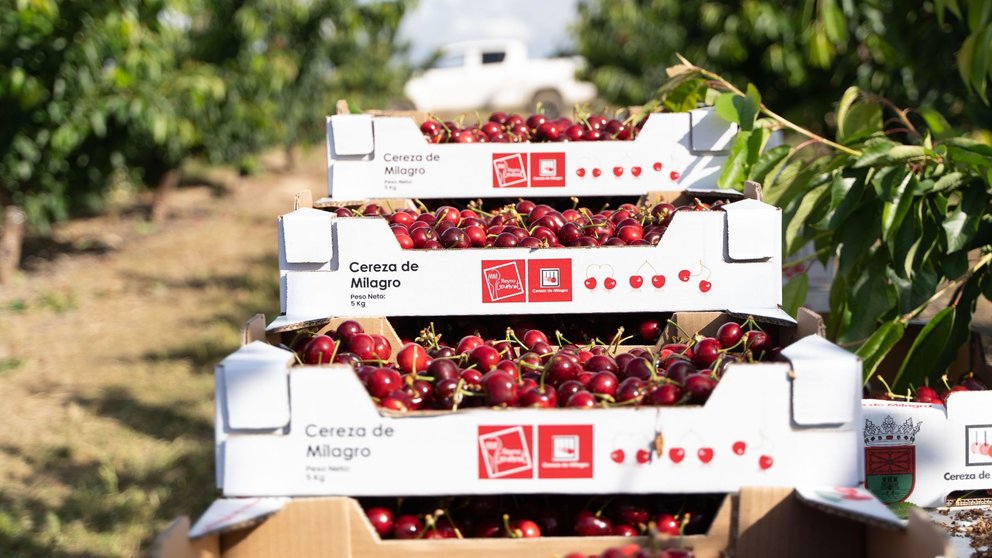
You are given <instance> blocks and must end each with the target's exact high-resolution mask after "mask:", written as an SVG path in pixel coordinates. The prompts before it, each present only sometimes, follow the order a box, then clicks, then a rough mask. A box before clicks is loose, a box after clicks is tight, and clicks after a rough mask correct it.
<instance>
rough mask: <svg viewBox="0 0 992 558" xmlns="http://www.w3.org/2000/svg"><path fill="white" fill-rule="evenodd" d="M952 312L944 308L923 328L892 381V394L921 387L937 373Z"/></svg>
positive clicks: (948, 333) (952, 318)
mask: <svg viewBox="0 0 992 558" xmlns="http://www.w3.org/2000/svg"><path fill="white" fill-rule="evenodd" d="M954 311H955V308H954V307H953V306H949V307H947V308H944V309H943V310H941V311H940V312H937V314H936V315H934V317H933V318H931V319H930V321H929V322H927V325H925V326H923V329H922V330H921V331H920V334H919V335H918V336H917V337H916V340H915V341H913V344H912V346H910V348H909V352H908V353H906V358H905V359H904V360H903V362H902V365H901V366H900V367H899V371H898V372H897V373H896V375H895V377H894V378H893V379H892V390H893V391H894V392H896V393H901V392H904V391H906V390H907V389H908V388H909V387H910V386H920V385H923V379H924V378H928V377H930V376H932V375H934V374H937V373H938V370H936V365H937V363H938V360H939V358H940V355H941V353H942V352H943V349H944V346H945V344H946V343H947V340H948V338H949V337H950V334H951V326H952V325H953V324H954Z"/></svg>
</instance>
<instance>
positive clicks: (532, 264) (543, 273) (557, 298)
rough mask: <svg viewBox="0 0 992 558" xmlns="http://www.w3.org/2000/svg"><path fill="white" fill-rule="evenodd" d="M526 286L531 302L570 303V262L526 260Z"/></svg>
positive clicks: (565, 260) (566, 260)
mask: <svg viewBox="0 0 992 558" xmlns="http://www.w3.org/2000/svg"><path fill="white" fill-rule="evenodd" d="M527 285H528V293H529V299H530V301H531V302H571V300H572V260H570V259H556V260H528V261H527Z"/></svg>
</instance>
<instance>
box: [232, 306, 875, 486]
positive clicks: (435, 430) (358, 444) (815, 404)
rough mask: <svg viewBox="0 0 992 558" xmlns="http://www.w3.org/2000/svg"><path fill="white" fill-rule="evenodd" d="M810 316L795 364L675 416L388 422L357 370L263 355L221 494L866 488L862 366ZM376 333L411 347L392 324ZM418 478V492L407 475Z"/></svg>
mask: <svg viewBox="0 0 992 558" xmlns="http://www.w3.org/2000/svg"><path fill="white" fill-rule="evenodd" d="M804 316H805V317H804V319H801V320H800V324H799V327H798V328H797V329H796V330H795V331H794V333H793V335H794V336H795V337H799V336H803V335H805V337H802V338H801V339H799V340H798V341H796V342H795V343H793V344H792V345H790V346H788V347H787V348H786V349H785V350H784V351H783V354H784V355H785V356H786V358H788V359H789V361H788V362H772V363H757V364H738V365H732V366H730V367H729V369H728V370H727V372H726V374H725V375H724V377H723V379H722V380H721V381H720V383H719V384H718V385H717V387H716V389H715V390H714V392H713V394H712V396H711V397H710V399H709V400H708V401H707V403H706V404H705V405H702V406H682V407H666V408H661V407H639V408H610V409H590V410H574V409H481V408H473V409H465V410H461V411H458V412H455V413H449V412H443V413H411V414H394V413H389V412H384V411H381V410H379V409H377V408H376V407H375V405H374V403H373V402H372V400H371V399H370V397H369V396H368V394H367V392H366V391H365V389H364V387H363V386H362V385H361V383H360V381H359V380H358V378H357V376H356V375H355V374H354V372H353V371H352V370H351V368H349V367H345V366H331V367H313V366H291V365H292V363H293V362H294V356H293V354H292V353H290V352H288V351H286V350H283V349H280V348H277V347H275V346H272V345H269V344H267V343H265V342H262V341H254V342H251V343H248V344H247V345H245V346H244V347H242V348H241V349H239V350H238V351H236V352H235V353H233V354H232V355H230V356H229V357H228V358H226V359H225V360H224V361H222V362H221V363H220V364H219V365H218V366H217V368H216V372H215V390H216V393H215V395H216V402H217V403H216V450H217V482H218V487H219V488H220V489H221V490H222V491H223V493H224V494H225V495H226V496H315V495H429V494H502V493H636V492H670V493H689V492H733V491H736V490H738V489H739V488H740V487H742V486H826V485H836V486H856V485H857V484H858V483H859V481H860V479H861V468H862V466H861V462H860V458H861V440H860V430H859V428H860V426H861V422H862V421H861V399H860V397H861V391H860V389H861V388H860V386H861V381H860V379H861V363H860V361H859V360H858V358H857V357H855V356H854V355H852V354H851V353H849V352H847V351H844V350H842V349H840V348H838V347H837V346H835V345H833V344H831V343H830V342H828V341H826V340H824V339H823V338H821V337H818V336H816V335H812V334H813V333H815V332H816V328H817V324H816V323H813V322H812V321H811V320H810V319H809V317H808V316H807V315H805V314H804ZM676 319H677V320H680V321H682V323H684V324H686V326H687V327H691V326H690V324H689V322H690V321H693V320H695V321H696V322H697V323H705V324H709V325H707V326H706V327H715V324H718V323H719V321H718V320H724V319H726V318H725V316H722V315H720V314H716V313H699V314H695V313H688V314H687V315H677V317H676ZM686 320H688V321H686ZM365 322H366V329H367V330H371V331H373V332H376V333H382V334H384V335H387V338H388V337H392V338H393V346H394V350H395V349H397V348H398V347H399V343H398V340H396V339H395V333H392V329H391V327H390V326H389V325H388V322H386V321H385V320H384V319H379V320H365ZM370 324H371V325H370ZM376 324H378V327H376ZM782 327H787V326H782ZM693 329H695V328H693ZM738 442H740V443H742V444H743V450H742V451H741V452H740V453H739V454H738V453H737V452H735V451H734V448H735V447H736V448H738V449H740V448H742V446H741V445H740V444H738ZM735 444H736V446H735ZM409 463H416V471H417V474H416V477H417V481H416V482H411V479H410V477H409V476H407V475H402V474H399V475H398V474H396V471H397V470H398V468H402V467H403V466H404V464H409Z"/></svg>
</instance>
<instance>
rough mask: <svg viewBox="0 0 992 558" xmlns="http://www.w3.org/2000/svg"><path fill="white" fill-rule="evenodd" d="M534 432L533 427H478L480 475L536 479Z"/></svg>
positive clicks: (486, 477)
mask: <svg viewBox="0 0 992 558" xmlns="http://www.w3.org/2000/svg"><path fill="white" fill-rule="evenodd" d="M533 432H534V427H533V426H519V425H518V426H479V478H480V479H532V478H534V450H533V448H534V443H533V438H532V437H533Z"/></svg>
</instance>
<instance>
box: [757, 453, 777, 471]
mask: <svg viewBox="0 0 992 558" xmlns="http://www.w3.org/2000/svg"><path fill="white" fill-rule="evenodd" d="M774 463H775V460H774V459H772V456H770V455H762V456H761V457H760V458H758V467H761V470H762V471H767V470H768V469H770V468H771V466H772V465H773V464H774Z"/></svg>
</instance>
